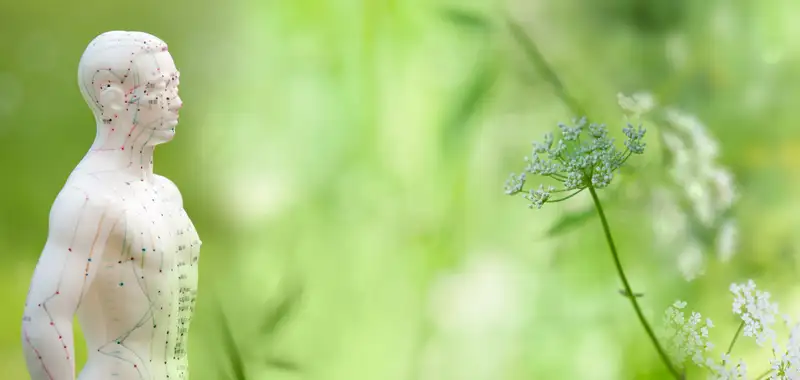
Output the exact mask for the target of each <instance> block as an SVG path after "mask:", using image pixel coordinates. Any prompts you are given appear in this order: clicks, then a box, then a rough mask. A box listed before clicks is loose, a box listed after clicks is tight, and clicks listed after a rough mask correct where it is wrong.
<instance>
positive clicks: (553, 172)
mask: <svg viewBox="0 0 800 380" xmlns="http://www.w3.org/2000/svg"><path fill="white" fill-rule="evenodd" d="M558 127H559V129H560V130H561V138H559V139H558V141H556V140H555V138H554V136H553V134H552V133H547V134H545V135H544V142H542V143H539V142H534V143H533V151H532V152H531V156H530V157H525V161H526V162H527V163H528V164H527V166H526V167H525V171H524V172H522V173H521V174H515V173H512V174H511V175H510V177H509V179H508V180H507V181H506V185H505V191H506V194H508V195H515V194H517V193H522V194H523V197H524V198H525V199H527V200H528V201H530V205H529V207H531V208H533V207H536V208H542V205H544V204H545V203H554V202H560V201H563V200H566V199H569V198H571V197H573V196H575V195H576V194H578V193H580V192H581V191H583V190H584V189H586V188H588V187H593V188H595V189H601V188H604V187H607V186H608V185H609V184H610V183H611V180H612V179H613V178H614V172H615V171H616V170H617V169H619V168H620V167H621V166H622V165H623V164H624V163H625V161H627V160H628V158H629V157H630V156H631V155H633V154H642V153H644V148H645V143H644V141H642V140H643V138H644V134H645V129H644V128H642V126H641V125H640V126H638V128H637V127H634V126H633V125H631V124H628V126H627V127H625V128H623V129H622V132H623V133H624V134H625V136H626V139H625V142H624V144H625V150H623V151H620V150H618V149H617V147H616V146H615V144H614V139H613V138H611V137H609V136H608V130H607V129H606V126H605V124H594V123H591V124H589V123H588V122H587V120H586V118H585V117H584V118H581V119H580V120H573V122H572V125H571V126H570V125H566V124H563V123H561V124H559V125H558ZM529 175H538V176H543V177H549V178H552V179H554V180H556V181H557V182H560V183H561V184H562V188H556V187H555V186H547V187H545V186H544V185H539V188H538V189H535V190H534V189H529V190H527V191H525V189H524V187H525V183H526V181H527V179H528V176H529ZM559 193H568V195H566V196H561V197H557V198H554V194H559Z"/></svg>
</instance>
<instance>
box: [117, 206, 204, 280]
mask: <svg viewBox="0 0 800 380" xmlns="http://www.w3.org/2000/svg"><path fill="white" fill-rule="evenodd" d="M125 206H126V207H125V216H124V218H123V220H122V223H124V225H123V226H122V231H123V236H124V239H123V240H124V242H123V250H122V251H123V252H125V253H127V256H128V257H127V258H126V260H128V261H133V262H134V263H135V264H136V265H137V266H139V267H140V268H141V269H142V270H144V271H145V272H151V273H153V272H159V273H164V272H176V271H182V269H185V268H184V267H186V266H194V265H195V264H196V263H197V261H198V260H199V255H200V244H201V242H200V237H199V235H198V233H197V231H196V230H195V228H194V224H193V223H192V221H191V219H190V218H189V215H188V214H187V213H186V210H184V209H183V208H182V206H181V204H180V203H179V202H175V201H173V200H171V199H169V198H167V197H161V196H160V195H159V194H157V193H155V192H153V194H151V196H149V197H142V196H135V197H129V198H127V199H126V200H125Z"/></svg>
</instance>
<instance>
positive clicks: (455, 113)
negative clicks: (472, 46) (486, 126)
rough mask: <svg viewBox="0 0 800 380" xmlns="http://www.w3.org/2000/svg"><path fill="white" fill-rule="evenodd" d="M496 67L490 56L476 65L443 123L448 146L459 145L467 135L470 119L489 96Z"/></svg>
mask: <svg viewBox="0 0 800 380" xmlns="http://www.w3.org/2000/svg"><path fill="white" fill-rule="evenodd" d="M497 75H498V67H497V65H496V64H495V62H494V60H493V59H492V58H491V57H487V58H485V59H484V62H483V63H482V64H481V65H479V66H478V67H477V69H476V70H475V72H474V75H473V76H472V80H471V81H470V82H469V83H468V84H467V86H466V88H465V89H464V91H463V95H462V96H461V97H460V98H459V99H458V100H457V101H456V104H455V106H454V107H453V108H452V112H451V113H450V115H449V116H448V117H447V119H446V123H445V125H444V139H443V140H444V142H445V144H447V145H449V148H451V149H452V148H455V147H456V146H460V145H461V144H460V142H462V140H463V139H464V137H465V136H466V135H467V131H468V128H467V127H468V126H469V124H470V121H471V120H472V119H473V118H474V117H475V115H476V114H477V113H478V111H479V110H480V109H481V106H482V105H483V103H484V102H485V101H486V100H487V99H488V98H489V96H488V95H489V93H490V91H491V89H492V87H493V86H494V84H495V82H496V81H497ZM454 145H455V146H454ZM451 149H448V150H451Z"/></svg>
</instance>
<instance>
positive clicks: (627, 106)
mask: <svg viewBox="0 0 800 380" xmlns="http://www.w3.org/2000/svg"><path fill="white" fill-rule="evenodd" d="M617 103H618V104H619V106H620V108H622V110H623V111H625V112H628V113H630V114H631V115H632V116H633V117H639V116H641V115H643V114H645V113H647V112H650V111H651V110H652V109H653V108H655V106H656V100H655V98H654V97H653V95H652V94H650V93H648V92H637V93H635V94H633V95H631V96H625V95H624V94H622V93H619V94H617Z"/></svg>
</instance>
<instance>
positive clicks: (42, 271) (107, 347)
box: [22, 31, 200, 380]
mask: <svg viewBox="0 0 800 380" xmlns="http://www.w3.org/2000/svg"><path fill="white" fill-rule="evenodd" d="M178 82H179V73H178V70H177V69H176V68H175V63H174V62H173V60H172V57H171V56H170V54H169V52H168V50H167V45H166V44H165V43H164V42H163V41H161V40H160V39H158V38H156V37H154V36H152V35H150V34H146V33H141V32H123V31H112V32H107V33H104V34H101V35H99V36H98V37H96V38H95V39H94V40H93V41H92V42H91V43H90V44H89V46H88V47H87V48H86V51H85V52H84V53H83V56H82V57H81V60H80V64H79V68H78V83H79V85H80V89H81V93H82V94H83V97H84V99H85V100H86V102H87V103H88V104H89V106H90V107H91V108H92V110H93V112H94V115H95V119H96V121H97V136H96V137H95V140H94V143H93V144H92V147H91V149H90V150H89V152H87V153H86V155H85V156H84V158H83V159H82V160H81V162H80V164H79V165H78V166H77V167H76V168H75V170H74V171H73V172H72V173H71V174H70V176H69V178H68V179H67V181H66V184H65V185H64V187H63V189H62V190H61V191H60V193H59V194H58V196H57V197H56V200H55V202H54V204H53V206H52V209H51V210H50V221H49V232H48V237H47V242H46V244H45V246H44V250H43V252H42V254H41V257H40V258H39V262H38V264H37V265H36V270H35V271H34V274H33V279H32V281H31V285H30V290H29V293H28V297H27V301H26V303H25V314H24V317H23V322H22V344H23V348H24V352H25V358H26V363H27V366H28V371H29V373H30V375H31V378H32V379H33V380H65V379H69V380H74V379H75V352H74V349H73V332H72V327H73V326H72V325H73V324H72V321H73V318H74V315H75V314H77V316H78V320H79V322H80V325H81V327H82V330H83V333H84V336H85V339H86V343H87V346H88V350H89V354H88V360H87V363H86V365H85V367H84V368H83V369H82V370H81V371H80V375H79V376H78V379H80V380H145V379H147V380H164V379H170V380H182V379H187V378H188V361H187V356H186V349H187V347H186V343H187V337H188V328H189V321H190V319H191V315H192V312H193V311H194V302H195V295H196V288H197V260H198V254H199V248H200V240H199V238H198V236H197V232H195V229H194V227H193V225H192V222H191V221H190V220H189V217H188V216H187V215H186V212H185V211H184V209H183V205H182V203H183V202H182V199H181V194H180V193H179V192H178V189H177V187H175V185H174V184H173V183H172V182H171V181H170V180H168V179H166V178H164V177H162V176H159V175H157V174H154V173H153V149H154V148H155V147H156V145H159V144H162V143H166V142H168V141H170V140H172V138H173V136H174V134H175V125H176V124H177V122H178V109H179V108H181V105H182V104H181V100H180V97H178Z"/></svg>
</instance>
